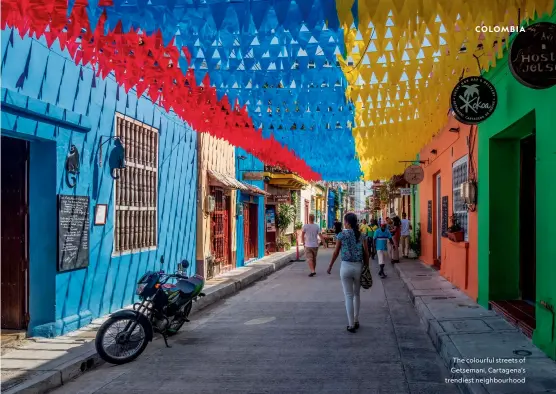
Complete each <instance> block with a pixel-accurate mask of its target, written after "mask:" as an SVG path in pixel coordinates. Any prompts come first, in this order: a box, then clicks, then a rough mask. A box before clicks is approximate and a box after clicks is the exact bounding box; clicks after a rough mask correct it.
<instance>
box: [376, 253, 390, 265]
mask: <svg viewBox="0 0 556 394" xmlns="http://www.w3.org/2000/svg"><path fill="white" fill-rule="evenodd" d="M376 255H377V256H378V265H384V264H386V260H387V259H388V251H387V250H377V251H376Z"/></svg>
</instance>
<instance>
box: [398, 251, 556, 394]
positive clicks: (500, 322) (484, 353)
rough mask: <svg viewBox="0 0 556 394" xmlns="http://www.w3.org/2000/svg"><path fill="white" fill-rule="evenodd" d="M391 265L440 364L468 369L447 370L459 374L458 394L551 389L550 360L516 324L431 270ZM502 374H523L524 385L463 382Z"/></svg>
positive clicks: (554, 372) (554, 380) (415, 264)
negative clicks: (503, 361)
mask: <svg viewBox="0 0 556 394" xmlns="http://www.w3.org/2000/svg"><path fill="white" fill-rule="evenodd" d="M394 267H395V268H396V270H397V271H398V273H399V275H400V277H401V279H402V280H403V282H404V283H405V285H406V287H407V289H408V290H409V292H410V294H411V298H412V300H413V303H414V304H415V307H416V310H417V313H418V315H419V317H420V319H421V323H422V324H423V325H424V327H425V329H426V330H427V333H428V334H429V336H430V338H431V340H432V341H433V343H434V345H435V347H436V349H437V350H438V352H439V353H440V355H441V356H442V358H443V360H444V362H445V364H446V366H448V368H457V369H473V371H457V372H455V371H453V373H452V375H453V376H452V377H453V378H454V379H461V378H463V379H462V380H463V381H462V382H461V383H460V382H456V383H457V384H458V386H459V388H460V390H462V392H464V393H473V394H485V393H491V394H514V393H515V394H518V393H519V394H525V393H535V394H536V393H556V363H555V362H554V361H552V360H551V359H550V358H548V357H547V356H546V355H545V354H544V353H543V352H541V351H540V350H539V349H538V348H537V347H535V346H534V345H533V343H532V342H531V340H529V338H527V337H526V336H525V335H523V334H522V333H521V332H520V331H519V330H518V329H517V328H515V327H513V326H512V325H510V324H509V323H508V322H506V320H505V319H503V318H502V317H500V316H498V315H497V314H496V313H495V312H494V311H491V310H487V309H484V308H483V307H481V306H480V305H478V304H477V303H476V302H474V301H473V300H472V299H470V298H469V297H468V296H467V295H465V294H464V293H463V292H462V291H460V290H459V289H457V288H456V287H455V286H454V285H452V284H451V283H450V282H449V281H447V280H446V279H444V278H443V277H442V276H441V275H439V273H438V272H437V271H435V270H433V269H432V268H430V267H429V266H427V265H425V264H423V263H422V262H420V261H415V260H403V261H402V262H401V263H399V264H395V265H394ZM487 358H490V359H487ZM496 358H506V359H515V360H516V361H517V363H514V364H501V363H499V362H497V360H496ZM524 358H525V359H524ZM458 359H459V360H458ZM462 359H465V360H466V361H462ZM481 359H482V360H481ZM523 359H524V360H523ZM489 368H506V369H508V368H513V369H516V368H522V369H524V370H525V373H521V372H518V373H513V374H509V375H508V374H504V373H499V372H500V371H492V370H490V371H489ZM481 369H484V371H482V370H481ZM477 370H479V371H477ZM494 372H498V373H494ZM508 377H512V378H516V379H520V378H521V379H523V378H525V383H523V384H521V383H503V384H485V383H471V382H470V381H467V382H465V379H466V378H467V379H471V378H475V379H477V378H497V379H504V378H508Z"/></svg>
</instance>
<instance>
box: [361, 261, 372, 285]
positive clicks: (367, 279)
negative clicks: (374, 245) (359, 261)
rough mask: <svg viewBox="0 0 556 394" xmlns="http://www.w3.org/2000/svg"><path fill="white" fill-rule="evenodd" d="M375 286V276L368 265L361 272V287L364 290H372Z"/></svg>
mask: <svg viewBox="0 0 556 394" xmlns="http://www.w3.org/2000/svg"><path fill="white" fill-rule="evenodd" d="M372 285H373V276H372V275H371V269H370V268H369V266H368V265H364V266H363V270H362V271H361V287H362V288H364V289H370V288H371V286H372Z"/></svg>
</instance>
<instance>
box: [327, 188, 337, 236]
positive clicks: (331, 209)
mask: <svg viewBox="0 0 556 394" xmlns="http://www.w3.org/2000/svg"><path fill="white" fill-rule="evenodd" d="M335 196H336V191H335V190H332V189H328V221H327V226H328V228H332V227H334V222H335V221H336V203H335V202H334V198H335Z"/></svg>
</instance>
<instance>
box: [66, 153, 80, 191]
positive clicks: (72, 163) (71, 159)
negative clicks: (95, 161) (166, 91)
mask: <svg viewBox="0 0 556 394" xmlns="http://www.w3.org/2000/svg"><path fill="white" fill-rule="evenodd" d="M70 175H72V177H71V179H70ZM77 175H79V151H78V150H77V147H76V146H75V145H72V146H71V147H70V151H69V153H68V155H67V157H66V184H67V185H68V187H70V188H72V189H73V188H74V187H75V185H76V184H77Z"/></svg>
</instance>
